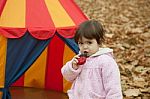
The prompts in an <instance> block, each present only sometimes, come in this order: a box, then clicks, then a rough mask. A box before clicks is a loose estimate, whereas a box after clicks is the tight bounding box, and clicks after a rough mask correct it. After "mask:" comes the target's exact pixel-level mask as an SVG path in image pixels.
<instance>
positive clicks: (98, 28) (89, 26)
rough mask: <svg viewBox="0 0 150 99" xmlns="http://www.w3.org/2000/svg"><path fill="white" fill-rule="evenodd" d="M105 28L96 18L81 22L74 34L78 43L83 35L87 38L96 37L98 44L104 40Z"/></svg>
mask: <svg viewBox="0 0 150 99" xmlns="http://www.w3.org/2000/svg"><path fill="white" fill-rule="evenodd" d="M104 34H105V32H104V29H103V26H102V24H101V23H99V22H98V21H96V20H88V21H85V22H83V23H81V24H80V25H79V27H78V29H77V31H76V34H75V36H74V39H75V42H76V43H78V41H79V39H81V40H82V37H85V38H87V39H96V41H97V43H98V44H102V42H104V40H105V39H104Z"/></svg>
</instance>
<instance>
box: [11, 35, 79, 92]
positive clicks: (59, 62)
mask: <svg viewBox="0 0 150 99" xmlns="http://www.w3.org/2000/svg"><path fill="white" fill-rule="evenodd" d="M56 34H57V33H56ZM64 39H65V38H63V39H62V37H61V36H60V35H58V34H57V35H55V36H54V37H53V38H52V40H51V41H50V43H49V45H48V46H47V48H46V49H45V50H44V51H43V52H42V54H41V55H40V56H39V58H38V59H37V60H36V61H35V63H34V64H33V65H32V66H31V67H30V68H29V69H28V70H27V71H26V73H25V74H24V75H22V77H20V78H19V79H18V80H17V81H16V82H15V83H14V84H13V86H25V87H36V88H44V89H53V90H57V91H64V92H66V90H67V89H68V88H70V86H68V85H67V84H68V82H67V81H65V80H64V79H63V77H62V75H61V71H60V70H61V67H62V66H63V65H64V64H65V63H66V62H67V61H68V60H70V59H71V58H72V57H73V56H74V55H75V54H76V53H75V52H73V51H76V52H78V51H79V49H78V47H77V45H76V46H73V47H72V49H71V48H70V47H69V46H68V44H69V43H70V42H73V43H75V42H74V40H73V39H70V42H67V40H66V41H64ZM67 43H68V44H67ZM37 68H38V69H39V70H40V71H38V70H37ZM56 78H57V79H56Z"/></svg>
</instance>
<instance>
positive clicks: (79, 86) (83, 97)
mask: <svg viewBox="0 0 150 99" xmlns="http://www.w3.org/2000/svg"><path fill="white" fill-rule="evenodd" d="M61 72H62V75H63V77H64V78H65V79H66V80H68V81H70V82H72V87H71V89H70V90H68V92H67V93H68V96H69V99H122V92H121V83H120V72H119V69H118V65H117V63H116V62H115V60H114V58H113V50H112V49H109V48H100V49H99V51H98V52H96V53H95V54H93V55H91V56H90V57H88V58H87V59H86V63H84V64H83V65H80V66H79V68H78V69H77V70H75V69H73V68H72V60H71V61H69V62H67V63H66V65H64V66H63V67H62V69H61Z"/></svg>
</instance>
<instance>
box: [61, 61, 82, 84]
mask: <svg viewBox="0 0 150 99" xmlns="http://www.w3.org/2000/svg"><path fill="white" fill-rule="evenodd" d="M80 72H81V68H80V67H79V68H78V69H77V70H75V69H73V68H72V61H69V62H67V63H66V64H65V65H64V66H63V67H62V69H61V73H62V75H63V77H64V78H65V79H66V80H67V81H70V82H73V81H74V80H75V79H76V77H77V76H78V75H79V73H80Z"/></svg>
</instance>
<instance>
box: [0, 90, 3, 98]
mask: <svg viewBox="0 0 150 99" xmlns="http://www.w3.org/2000/svg"><path fill="white" fill-rule="evenodd" d="M2 94H3V93H2V92H1V91H0V99H2Z"/></svg>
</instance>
